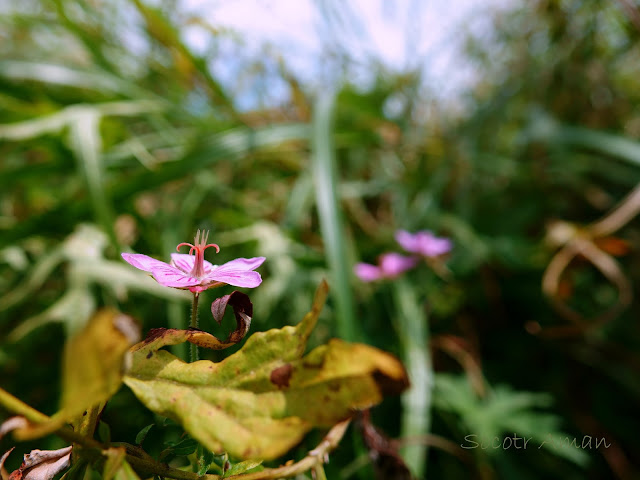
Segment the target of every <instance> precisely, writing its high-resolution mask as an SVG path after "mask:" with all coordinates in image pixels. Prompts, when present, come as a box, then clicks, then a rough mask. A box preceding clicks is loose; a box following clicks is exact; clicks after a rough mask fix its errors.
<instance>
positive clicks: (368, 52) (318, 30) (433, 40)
mask: <svg viewBox="0 0 640 480" xmlns="http://www.w3.org/2000/svg"><path fill="white" fill-rule="evenodd" d="M514 1H515V0H348V1H347V0H183V6H184V7H185V8H186V10H187V11H189V12H193V13H197V14H199V15H201V16H202V17H203V18H204V19H205V20H206V21H207V22H208V23H209V24H211V25H213V26H215V27H216V28H218V29H223V30H225V31H227V32H237V34H238V35H237V38H238V41H232V40H230V38H231V37H229V41H228V42H224V41H223V42H219V44H218V46H217V48H218V49H219V53H220V55H219V56H218V58H219V60H218V63H217V64H215V65H214V67H213V68H214V69H215V70H216V73H217V76H218V77H219V78H222V79H223V82H225V83H227V84H228V85H229V86H234V87H240V89H242V87H243V83H242V82H243V81H244V82H246V90H247V92H250V91H254V94H253V95H252V94H248V95H244V96H243V95H240V97H239V98H240V103H241V105H239V107H240V108H242V107H245V108H250V107H252V106H253V105H252V103H253V102H255V100H256V98H255V95H258V96H260V95H262V97H264V98H267V99H271V100H272V101H274V102H276V103H277V102H278V99H279V98H280V97H281V96H282V95H285V94H286V93H285V91H286V90H287V88H286V85H284V84H281V85H279V84H278V82H277V80H275V77H276V76H277V75H275V73H276V72H275V70H277V68H278V65H277V60H276V59H281V60H282V63H283V64H284V65H286V67H287V68H288V69H289V70H290V71H291V72H292V73H293V74H294V75H295V76H296V77H297V78H299V79H300V80H301V81H302V83H303V84H305V85H309V86H312V87H313V88H316V89H317V88H322V87H323V86H327V85H330V84H331V83H332V82H335V81H336V79H335V78H334V77H332V73H334V72H335V71H336V69H335V68H333V67H335V65H336V62H338V63H339V62H340V60H341V59H344V58H349V65H350V66H349V75H350V80H352V81H354V82H355V83H358V84H360V85H362V86H363V87H365V88H366V85H367V82H370V81H372V80H373V78H374V76H375V75H374V73H373V70H372V68H371V66H372V64H379V65H383V66H384V67H385V68H387V69H390V70H391V71H394V72H398V73H401V72H406V71H411V70H416V69H418V70H420V71H421V72H422V75H423V78H424V82H425V86H427V87H428V88H429V89H430V90H431V91H433V92H436V93H437V95H438V96H441V97H442V98H450V97H452V96H456V95H458V94H459V93H460V92H461V91H462V90H463V89H464V87H465V86H468V85H469V84H471V83H472V82H473V81H474V80H475V78H476V77H477V75H478V72H475V71H473V68H472V67H471V66H470V64H469V63H468V62H465V61H464V57H463V55H462V54H461V49H462V46H463V45H462V44H463V40H464V35H463V32H465V31H466V30H470V31H473V32H474V33H476V34H478V35H481V36H484V37H490V35H491V28H490V20H491V12H492V11H494V10H495V9H504V8H507V7H508V6H510V5H513V3H514ZM184 35H185V39H186V41H187V43H189V44H190V45H191V46H192V47H193V48H195V49H196V50H198V49H201V50H203V49H206V48H207V39H210V38H211V36H210V33H208V32H206V31H205V30H204V29H201V28H199V27H193V28H189V29H186V30H185V32H184ZM251 57H253V58H261V59H265V58H268V57H273V61H271V62H270V61H266V62H265V65H266V68H265V70H266V72H262V73H263V74H264V75H265V76H264V77H263V80H262V83H264V85H261V84H260V82H258V84H255V83H254V84H252V81H251V80H248V79H247V77H250V75H247V74H246V72H243V71H239V70H238V69H239V68H240V65H242V66H243V68H246V65H247V63H246V62H240V61H239V59H240V58H244V59H246V58H251ZM234 59H236V60H238V61H235V60H234ZM270 68H272V69H273V72H271V73H273V74H274V75H273V78H272V80H271V81H269V80H268V79H269V78H271V77H270V75H269V69H270ZM254 82H255V78H254ZM261 89H262V91H261ZM259 91H261V93H256V92H259ZM243 103H244V105H242V104H243Z"/></svg>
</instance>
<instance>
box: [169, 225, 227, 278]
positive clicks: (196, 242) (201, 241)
mask: <svg viewBox="0 0 640 480" xmlns="http://www.w3.org/2000/svg"><path fill="white" fill-rule="evenodd" d="M208 238H209V232H205V231H204V230H203V231H202V233H201V232H200V230H198V232H197V233H196V238H194V239H193V244H191V243H186V242H185V243H181V244H180V245H178V246H177V247H176V250H177V251H180V247H182V246H184V245H186V246H188V247H191V248H190V249H189V255H191V254H192V253H193V252H194V251H195V255H196V258H195V261H194V262H193V268H192V269H191V271H190V272H189V275H191V276H192V277H195V278H202V277H204V273H205V272H204V251H205V250H206V249H207V248H209V247H215V248H216V253H219V252H220V247H219V246H218V245H216V244H215V243H209V244H207V239H208Z"/></svg>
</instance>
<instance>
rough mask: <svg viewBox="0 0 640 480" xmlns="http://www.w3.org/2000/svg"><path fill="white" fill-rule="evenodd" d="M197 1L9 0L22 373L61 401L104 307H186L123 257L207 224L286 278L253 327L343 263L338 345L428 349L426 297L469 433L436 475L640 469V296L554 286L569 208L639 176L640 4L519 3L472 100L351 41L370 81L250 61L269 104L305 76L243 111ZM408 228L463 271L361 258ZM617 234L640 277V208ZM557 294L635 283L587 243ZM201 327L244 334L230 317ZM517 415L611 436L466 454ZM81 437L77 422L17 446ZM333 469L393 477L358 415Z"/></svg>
mask: <svg viewBox="0 0 640 480" xmlns="http://www.w3.org/2000/svg"><path fill="white" fill-rule="evenodd" d="M176 8H177V7H176V5H174V3H173V2H158V3H157V4H156V6H155V7H151V6H149V5H147V4H146V3H143V2H141V1H140V0H118V1H114V2H88V1H87V2H74V1H68V0H53V1H37V0H30V1H24V2H21V3H20V5H19V6H12V8H11V9H8V8H6V7H5V8H4V11H5V12H8V13H4V14H3V15H2V17H1V18H0V22H1V28H0V247H1V248H0V331H1V332H2V335H1V337H0V341H1V344H0V367H1V370H0V371H1V372H2V387H3V388H5V389H7V390H8V391H10V392H11V393H13V394H15V395H16V396H18V397H19V398H21V399H22V400H24V401H26V402H28V403H30V404H31V405H33V406H34V407H36V408H38V409H41V410H42V411H43V412H45V413H52V412H54V411H55V410H56V406H57V402H58V398H59V365H60V357H61V350H62V346H63V343H64V341H65V339H66V338H67V336H68V334H69V333H71V332H73V331H75V330H77V328H79V326H81V325H82V324H83V322H85V321H86V320H87V318H88V317H89V316H90V314H91V312H92V311H94V309H95V308H97V307H99V306H102V305H114V306H117V307H118V308H119V309H121V310H123V311H125V312H127V313H130V314H132V315H133V316H134V317H135V318H137V319H138V320H139V321H140V322H141V323H142V325H143V327H144V329H145V330H147V329H149V328H151V327H158V326H175V327H177V326H182V325H186V323H187V321H188V320H187V315H188V310H189V304H188V301H184V299H183V298H182V297H180V296H179V295H176V294H175V293H174V292H172V291H165V290H163V289H162V288H157V287H156V286H155V285H154V284H153V281H151V280H148V279H145V278H144V276H143V275H137V274H136V273H137V272H133V271H132V270H133V269H132V268H131V267H129V266H128V265H126V264H125V263H124V262H122V261H121V259H120V256H119V253H120V252H121V251H124V250H135V251H137V252H141V253H146V254H149V255H154V256H156V257H157V258H163V259H167V258H168V255H169V252H171V251H173V249H174V248H175V245H177V244H178V243H180V242H183V241H189V240H190V239H191V238H192V237H193V235H194V233H195V230H196V228H206V229H210V230H211V231H212V232H211V235H210V239H213V241H216V242H217V243H218V244H220V246H221V247H222V251H221V253H220V254H219V255H218V256H217V257H216V260H215V261H218V262H223V261H228V260H230V259H232V258H234V257H237V256H246V257H248V256H257V255H263V256H266V257H267V262H266V263H265V264H264V266H263V267H261V269H260V271H261V273H262V275H263V278H264V282H263V284H262V285H261V286H260V287H259V288H257V289H256V290H255V291H252V292H249V293H250V295H251V297H252V300H253V302H254V307H255V316H254V323H253V326H252V328H253V329H254V330H266V329H268V328H272V327H279V326H282V325H289V324H295V323H297V322H298V321H299V320H300V318H301V317H302V315H303V314H304V312H305V311H306V310H307V309H308V308H309V306H310V303H311V298H312V293H313V291H314V289H315V288H316V286H317V284H318V283H319V281H320V279H321V278H324V277H327V278H329V280H330V284H331V288H332V296H331V299H330V302H329V305H328V306H327V308H326V309H325V311H324V312H323V315H322V317H321V323H320V325H319V328H318V331H316V333H315V338H314V339H313V341H314V342H316V343H319V342H322V341H325V340H326V339H327V338H329V337H331V336H336V335H338V336H342V337H344V338H347V339H350V340H354V339H355V340H358V341H364V342H367V343H369V344H372V345H375V346H378V347H381V348H384V349H385V350H389V351H392V352H394V353H396V354H398V355H399V356H403V355H404V351H403V350H404V347H403V345H405V343H403V338H402V335H403V331H404V330H403V327H402V317H403V315H405V313H406V310H403V305H402V302H403V300H402V298H405V297H403V296H402V295H401V294H399V291H400V293H401V292H402V291H404V292H405V293H406V292H408V293H409V296H410V298H411V299H413V301H414V303H415V302H418V303H417V305H418V306H419V310H420V312H419V314H418V317H420V316H423V315H424V316H426V317H428V323H429V330H430V338H429V340H428V341H427V338H426V336H425V338H423V339H422V340H424V341H421V342H418V344H419V345H420V348H421V349H422V350H423V351H427V350H428V351H430V353H431V357H432V359H433V366H434V370H435V371H436V380H435V390H434V398H433V410H432V422H431V423H432V427H431V431H432V433H433V434H434V435H437V436H439V437H442V438H444V439H447V440H449V441H450V442H451V443H450V444H447V445H449V447H448V448H446V449H444V450H443V449H441V448H430V449H429V454H428V455H429V456H428V467H427V471H428V472H429V476H430V477H431V478H487V479H489V478H520V479H526V478H565V479H570V478H576V479H578V478H580V479H583V478H593V479H596V478H598V479H602V478H620V479H630V478H636V477H637V476H638V475H639V474H640V464H639V463H638V459H639V458H640V450H639V448H638V444H637V442H636V437H637V435H638V431H639V429H638V427H640V424H638V422H637V405H638V401H639V400H640V388H639V385H640V383H639V382H638V374H639V373H640V356H639V354H638V347H639V345H640V337H639V334H640V329H639V328H638V322H637V317H638V308H639V305H638V303H637V301H636V300H634V301H633V302H632V303H631V304H630V305H629V306H628V307H626V308H625V309H623V311H621V312H619V313H617V314H616V315H615V317H614V318H612V319H609V321H608V322H606V323H604V324H603V325H600V326H596V327H594V328H590V329H587V330H586V331H579V332H577V333H576V332H574V333H573V334H570V335H555V334H554V333H553V332H554V330H550V329H552V328H553V327H558V326H564V325H569V324H570V323H569V321H568V320H567V318H565V316H563V315H562V314H561V313H559V312H557V311H556V310H554V308H552V305H551V303H550V301H549V299H548V298H546V297H545V296H544V295H543V293H542V290H541V280H542V276H543V273H544V271H545V269H546V267H547V265H548V264H549V262H550V261H551V259H552V257H553V255H554V253H555V250H554V248H553V247H552V246H551V245H550V244H549V243H548V242H546V241H545V236H546V234H547V232H548V231H549V230H548V229H549V228H550V225H552V224H550V222H551V221H552V220H564V221H567V222H571V223H573V224H575V225H579V226H584V225H587V224H589V223H591V222H594V221H595V220H597V219H599V218H601V217H602V216H604V215H605V214H606V213H607V212H608V211H609V210H610V209H611V208H613V206H614V205H615V204H616V202H618V201H620V200H622V199H623V198H624V196H625V195H626V194H627V193H629V192H630V191H631V190H632V189H633V188H634V187H635V186H636V185H637V184H638V181H639V180H640V171H639V167H640V143H638V141H637V139H638V137H639V136H640V89H638V78H640V44H639V42H638V39H639V37H640V7H638V6H637V3H635V2H632V1H626V0H619V1H613V0H608V1H605V0H591V1H588V2H587V1H577V0H564V1H560V0H536V1H532V2H526V4H523V5H514V7H513V8H512V9H510V10H508V11H505V12H503V13H500V14H496V15H495V17H494V21H493V36H492V38H491V39H490V40H488V41H487V40H486V39H484V40H482V41H481V40H479V39H476V38H474V37H473V35H472V34H470V33H469V34H467V35H468V40H467V55H468V57H469V61H470V62H472V63H473V65H474V66H475V67H476V68H477V71H478V72H479V78H478V81H477V83H476V84H475V86H474V87H473V88H472V89H470V90H469V91H468V92H466V94H465V95H464V96H463V97H462V99H461V100H460V101H459V102H457V103H456V104H455V105H453V106H452V105H451V104H444V103H440V102H438V101H437V98H438V97H437V96H436V95H433V92H430V91H429V89H428V88H425V87H424V82H422V79H421V75H420V73H419V72H414V73H411V74H403V75H398V74H394V73H393V72H390V71H385V70H384V69H383V68H381V67H380V66H379V65H374V64H372V65H371V71H373V72H375V73H376V77H375V82H374V83H373V84H372V85H370V86H369V87H367V88H363V87H362V86H361V85H353V84H351V83H350V82H349V81H348V71H349V66H350V65H349V58H348V52H346V53H345V56H346V57H345V59H343V60H344V61H343V64H341V65H342V66H341V67H339V66H336V65H334V66H333V68H344V71H343V72H342V73H343V75H342V77H343V78H345V80H343V81H342V82H341V83H339V84H338V85H337V86H335V88H334V89H333V90H331V91H328V90H329V86H323V88H322V91H321V92H320V91H315V90H314V89H313V88H312V87H311V86H307V85H304V84H303V83H301V82H300V81H299V80H298V79H296V78H295V76H294V75H293V74H291V72H290V71H289V70H288V69H287V65H286V64H284V62H283V61H282V60H281V59H279V58H278V57H277V54H265V57H264V58H262V59H260V60H258V61H253V62H251V63H247V64H246V65H242V68H241V69H240V70H241V71H242V72H245V73H244V74H246V75H248V76H253V77H254V80H255V81H256V82H257V84H260V81H262V83H263V85H264V89H265V90H264V91H263V90H261V89H258V88H257V89H256V93H255V95H256V98H257V101H256V104H263V103H264V104H267V103H268V102H266V101H265V102H262V100H263V99H262V97H261V96H264V97H265V98H267V97H268V90H269V82H271V81H274V80H273V78H274V76H275V77H277V81H278V82H280V85H285V86H286V87H287V88H288V90H289V96H288V100H286V101H285V102H283V103H281V104H278V105H269V106H268V108H267V107H265V108H260V109H256V110H252V111H246V110H240V109H239V108H237V106H236V105H237V98H236V96H237V94H238V92H237V91H235V90H234V89H229V88H223V87H222V85H221V83H220V81H219V78H217V77H216V72H215V71H214V70H213V69H211V68H210V65H211V62H212V61H214V60H215V59H216V58H217V57H216V56H217V55H218V51H219V50H218V49H219V48H220V45H222V44H223V42H225V41H227V40H228V39H229V38H228V36H229V34H228V33H226V32H224V31H220V30H217V29H216V28H215V25H212V26H210V28H209V32H210V38H209V40H208V41H209V43H208V48H207V49H205V50H204V51H203V52H198V53H195V52H193V51H191V50H190V49H189V48H188V47H187V46H186V45H185V44H184V42H183V40H182V36H181V29H183V28H184V27H185V25H187V24H191V23H192V22H195V21H196V20H197V21H200V22H204V20H202V19H194V18H191V17H189V16H187V15H184V14H182V13H181V12H180V10H176ZM327 21H328V22H329V21H332V20H331V19H330V18H329V17H327ZM239 48H240V47H239ZM274 65H276V67H275V68H274ZM267 73H268V75H267ZM337 73H338V75H337V77H340V75H339V74H340V73H341V72H340V71H338V72H337ZM265 92H267V93H265ZM391 104H393V105H394V106H395V108H393V109H390V105H391ZM399 228H403V229H407V230H409V231H416V230H420V229H431V230H434V231H435V232H437V233H438V234H440V235H444V236H449V237H451V238H452V239H453V241H454V244H455V247H454V250H453V252H452V254H451V256H450V257H449V258H448V260H447V265H448V268H449V269H450V271H451V275H446V276H444V278H443V277H440V276H438V275H435V274H434V273H433V271H432V270H430V269H429V268H427V267H426V266H425V267H422V268H421V269H418V270H416V271H413V272H410V273H409V274H407V278H403V279H400V280H398V281H395V282H394V281H390V282H386V283H384V282H383V283H380V284H374V285H365V284H363V283H361V282H360V281H358V280H357V278H355V276H353V274H352V266H353V265H354V263H355V262H357V261H367V262H370V263H374V262H375V259H376V257H377V256H378V255H379V254H381V253H383V252H385V251H390V250H398V247H397V246H396V244H395V242H394V240H393V234H394V232H395V231H396V230H397V229H399ZM614 234H615V237H614V238H611V236H609V238H606V239H600V240H601V241H600V244H599V245H600V247H601V248H602V249H603V250H604V251H608V252H612V253H615V254H616V255H618V257H617V259H616V262H617V263H618V265H619V266H620V269H621V273H622V275H624V277H625V278H627V279H628V280H629V281H630V282H631V285H633V286H634V287H633V290H634V291H635V290H636V289H635V285H638V284H639V282H640V278H638V277H639V274H638V272H639V271H640V269H638V268H637V266H638V263H639V262H640V256H639V255H638V250H637V247H636V245H637V244H638V240H639V239H640V230H639V224H638V221H637V220H635V219H634V220H631V221H630V222H628V223H627V224H626V225H624V226H623V227H622V228H621V229H619V230H618V231H617V232H615V233H614ZM209 259H210V260H213V259H212V258H209ZM145 280H147V281H145ZM398 285H400V287H398ZM167 290H168V289H167ZM228 290H229V291H230V290H231V289H230V288H228ZM222 293H229V292H228V291H227V290H226V289H225V291H224V292H223V291H222V290H217V291H214V292H207V294H206V295H207V297H206V299H207V300H209V303H210V301H211V300H213V298H215V296H218V295H219V294H222ZM558 295H559V296H560V297H561V300H562V301H563V302H565V303H567V304H570V305H571V306H572V308H574V309H575V310H577V311H578V312H579V315H580V318H581V319H582V320H581V322H582V323H581V325H585V324H588V322H589V319H590V318H594V317H597V316H598V315H599V314H600V313H601V312H603V311H605V310H607V308H609V307H610V306H611V305H613V304H615V302H616V290H615V288H614V286H613V285H612V284H611V282H610V281H609V280H608V279H607V278H605V277H603V275H602V274H601V272H599V271H598V270H597V269H596V268H594V266H593V265H592V263H591V262H590V261H589V259H588V258H577V259H575V261H573V262H572V263H571V264H570V265H569V267H568V268H567V271H566V272H565V275H564V276H563V280H562V281H561V283H560V290H559V291H558ZM206 304H207V303H206V302H205V301H204V300H201V305H206ZM203 312H204V311H203ZM410 321H411V319H410ZM201 326H202V327H203V328H205V329H208V330H210V331H213V332H214V333H215V332H218V331H219V327H217V326H215V325H214V324H213V322H212V321H211V318H210V317H209V315H208V314H207V313H206V312H204V313H203V314H202V316H201ZM223 328H224V329H227V330H228V329H230V328H231V325H223ZM545 332H548V333H549V334H548V335H545ZM425 335H426V334H425ZM181 354H183V355H184V354H185V353H184V352H181ZM209 355H210V358H212V359H216V358H220V356H219V355H220V354H218V353H210V354H209ZM425 369H426V371H429V370H428V366H425ZM406 413H407V412H406V411H405V414H406ZM411 414H415V415H418V416H419V415H420V414H421V412H409V415H411ZM3 415H4V413H3ZM401 415H402V412H401V404H400V402H399V400H398V399H389V400H387V401H386V402H385V403H384V404H383V405H382V406H381V407H379V408H378V409H376V410H375V411H374V412H373V419H374V422H375V423H376V424H377V425H379V426H380V427H381V428H382V429H384V430H385V431H386V433H387V434H389V435H390V436H393V437H397V436H399V435H401V432H400V427H399V425H400V418H401ZM103 421H104V422H105V423H106V424H108V425H109V426H110V429H111V437H112V439H114V440H119V441H128V442H131V443H134V439H135V436H136V433H137V432H138V431H139V430H141V429H142V428H143V427H145V426H146V425H148V424H150V423H152V422H154V421H156V419H154V417H153V415H152V414H151V413H149V412H148V411H146V410H145V409H144V408H143V407H142V406H141V405H140V404H139V403H138V402H137V400H135V398H134V397H133V395H132V394H131V393H130V392H129V391H128V390H126V389H125V388H123V389H122V390H121V391H120V392H119V393H118V394H117V395H116V397H115V398H114V399H112V401H111V402H110V403H109V405H108V407H107V410H106V411H105V413H104V415H103ZM514 432H517V433H518V434H519V436H533V437H534V438H536V439H540V438H542V439H544V438H546V435H547V434H549V433H552V434H554V435H556V434H557V435H558V436H559V435H563V436H569V437H570V438H574V437H576V438H578V442H580V441H581V440H582V439H583V437H584V436H585V435H589V436H592V437H593V438H594V439H595V438H602V437H605V438H606V439H607V443H608V444H609V445H610V447H609V448H602V447H601V448H599V449H597V450H596V449H595V442H594V448H593V449H591V450H589V449H579V450H576V449H573V450H571V447H569V448H564V449H563V448H543V449H538V448H537V446H538V445H539V444H540V441H538V443H537V444H536V447H535V448H533V449H531V448H530V449H527V450H526V451H522V450H515V449H507V450H505V449H498V450H493V449H486V450H485V449H481V448H477V449H472V450H463V449H461V448H460V447H459V446H460V445H461V444H464V437H465V435H468V434H472V433H475V434H481V433H482V434H486V435H489V437H488V438H491V436H492V435H494V434H495V435H500V436H504V435H512V434H513V433H514ZM178 435H179V429H177V428H176V427H172V426H170V425H169V426H166V427H163V428H160V427H158V428H157V429H156V433H155V434H154V435H153V436H150V437H149V438H150V439H149V440H147V441H146V442H148V444H147V443H145V446H148V448H149V450H150V451H151V452H152V453H153V452H156V453H157V451H159V450H160V449H161V448H162V446H163V443H164V442H167V441H171V440H175V439H176V437H177V436H178ZM312 437H313V436H312ZM318 438H319V437H318V436H316V437H313V438H310V439H309V440H308V442H307V443H306V444H305V445H302V446H301V447H300V448H299V451H298V452H295V453H294V455H301V454H302V453H303V452H305V451H306V450H307V449H308V448H311V446H312V445H314V442H316V441H317V440H318ZM559 438H560V437H559ZM10 444H11V440H10V439H4V440H3V441H2V446H3V449H2V450H3V451H4V450H6V448H4V447H5V446H8V445H10ZM59 446H62V445H61V444H60V443H59V440H57V439H55V438H50V439H47V440H46V441H44V442H43V441H41V442H38V443H37V444H36V443H34V444H20V445H19V446H18V450H19V451H20V452H21V453H22V452H25V451H29V450H30V449H31V448H54V447H59ZM18 457H19V455H16V454H14V455H13V456H12V458H13V461H14V462H16V461H17V462H19V458H18ZM327 468H328V470H327V474H328V476H329V478H345V477H349V476H355V477H358V478H370V477H371V475H372V467H371V465H370V464H369V463H368V462H367V461H366V451H365V449H364V446H363V444H362V440H361V439H360V438H359V436H358V434H357V432H356V431H354V432H353V433H352V434H351V436H350V437H349V436H348V437H347V438H346V439H345V440H344V441H343V443H342V445H341V447H340V449H339V450H338V451H337V452H336V453H335V454H333V455H332V462H331V463H330V464H329V466H328V467H327Z"/></svg>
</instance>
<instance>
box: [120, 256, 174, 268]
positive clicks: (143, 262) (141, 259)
mask: <svg viewBox="0 0 640 480" xmlns="http://www.w3.org/2000/svg"><path fill="white" fill-rule="evenodd" d="M122 258H124V260H125V262H127V263H129V264H131V265H133V266H134V267H136V268H137V269H140V270H143V271H145V272H151V270H152V269H153V268H157V267H159V266H161V265H166V263H165V262H161V261H160V260H156V259H155V258H151V257H149V256H147V255H143V254H141V253H123V254H122Z"/></svg>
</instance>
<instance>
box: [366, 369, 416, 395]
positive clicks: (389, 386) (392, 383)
mask: <svg viewBox="0 0 640 480" xmlns="http://www.w3.org/2000/svg"><path fill="white" fill-rule="evenodd" d="M373 380H374V381H375V382H376V384H377V385H378V387H379V388H380V392H381V393H382V394H383V395H399V394H400V393H402V392H403V391H405V390H406V389H407V388H408V387H409V379H408V378H407V377H406V376H403V377H391V376H389V375H387V374H385V373H383V372H381V371H380V370H376V371H374V372H373Z"/></svg>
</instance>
